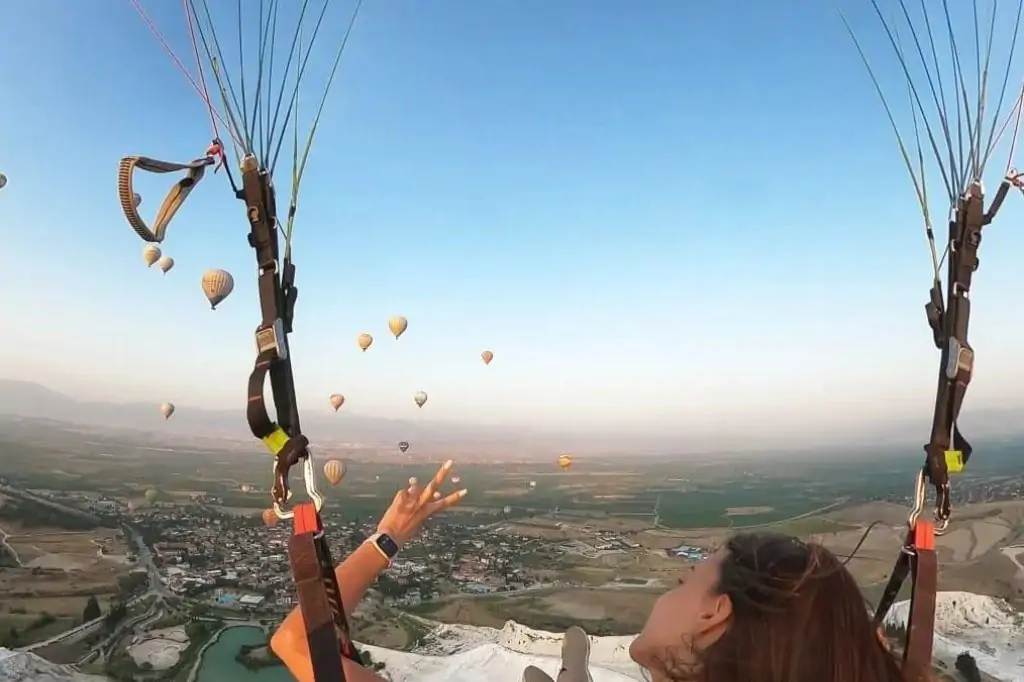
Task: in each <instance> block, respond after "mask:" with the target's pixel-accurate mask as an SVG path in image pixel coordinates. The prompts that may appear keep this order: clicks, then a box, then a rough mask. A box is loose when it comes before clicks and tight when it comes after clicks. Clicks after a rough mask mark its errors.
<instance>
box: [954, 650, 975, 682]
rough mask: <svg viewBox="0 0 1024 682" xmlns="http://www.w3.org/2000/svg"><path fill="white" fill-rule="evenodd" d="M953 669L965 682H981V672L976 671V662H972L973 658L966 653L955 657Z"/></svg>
mask: <svg viewBox="0 0 1024 682" xmlns="http://www.w3.org/2000/svg"><path fill="white" fill-rule="evenodd" d="M954 667H955V668H956V670H957V672H959V673H960V675H961V676H962V677H963V678H964V680H966V681H967V682H981V671H980V670H978V662H977V661H975V660H974V656H971V655H970V654H969V653H967V652H966V651H965V652H963V653H961V654H960V655H959V656H957V657H956V663H955V664H954Z"/></svg>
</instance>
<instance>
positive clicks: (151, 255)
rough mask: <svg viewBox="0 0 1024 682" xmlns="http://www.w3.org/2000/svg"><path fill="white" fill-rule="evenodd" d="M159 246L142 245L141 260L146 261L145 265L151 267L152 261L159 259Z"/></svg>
mask: <svg viewBox="0 0 1024 682" xmlns="http://www.w3.org/2000/svg"><path fill="white" fill-rule="evenodd" d="M160 255H161V254H160V248H159V247H157V246H153V245H152V244H146V245H145V246H144V247H142V260H143V261H144V262H145V263H146V267H147V268H149V267H152V266H153V263H155V262H157V261H158V260H160Z"/></svg>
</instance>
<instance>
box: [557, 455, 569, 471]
mask: <svg viewBox="0 0 1024 682" xmlns="http://www.w3.org/2000/svg"><path fill="white" fill-rule="evenodd" d="M558 466H559V467H561V468H562V470H568V469H569V467H571V466H572V455H559V456H558Z"/></svg>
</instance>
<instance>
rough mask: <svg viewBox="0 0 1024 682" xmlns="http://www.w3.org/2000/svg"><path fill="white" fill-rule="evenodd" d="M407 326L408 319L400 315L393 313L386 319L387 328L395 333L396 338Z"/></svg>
mask: <svg viewBox="0 0 1024 682" xmlns="http://www.w3.org/2000/svg"><path fill="white" fill-rule="evenodd" d="M408 328H409V320H407V319H405V318H404V317H402V316H401V315H395V316H394V317H392V318H390V319H389V320H388V329H390V330H391V333H392V334H394V335H395V338H396V339H397V338H398V337H399V336H401V335H402V334H404V333H405V330H406V329H408Z"/></svg>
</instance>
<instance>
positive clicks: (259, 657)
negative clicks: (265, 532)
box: [235, 644, 284, 670]
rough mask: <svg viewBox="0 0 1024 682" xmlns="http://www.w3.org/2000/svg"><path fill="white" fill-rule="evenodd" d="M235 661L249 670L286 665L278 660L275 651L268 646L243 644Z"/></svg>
mask: <svg viewBox="0 0 1024 682" xmlns="http://www.w3.org/2000/svg"><path fill="white" fill-rule="evenodd" d="M261 650H262V651H261ZM254 652H255V653H254ZM235 661H237V662H238V663H239V664H241V665H244V666H245V667H246V668H248V669H249V670H259V669H260V668H271V667H274V666H279V665H284V661H282V660H281V659H280V658H278V657H277V654H275V653H274V650H273V649H271V648H270V646H269V645H267V644H243V645H242V646H240V647H238V653H237V654H235Z"/></svg>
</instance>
